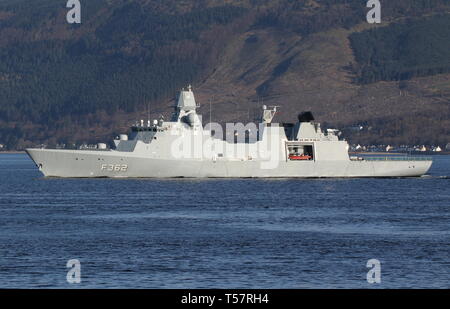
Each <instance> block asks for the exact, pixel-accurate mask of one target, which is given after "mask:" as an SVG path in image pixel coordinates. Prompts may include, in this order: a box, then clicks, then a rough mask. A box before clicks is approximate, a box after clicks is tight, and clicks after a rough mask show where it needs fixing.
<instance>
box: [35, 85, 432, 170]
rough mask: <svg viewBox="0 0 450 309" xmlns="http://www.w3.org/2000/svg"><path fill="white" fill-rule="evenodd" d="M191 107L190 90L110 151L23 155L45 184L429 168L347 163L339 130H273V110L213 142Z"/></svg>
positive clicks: (303, 122) (305, 121)
mask: <svg viewBox="0 0 450 309" xmlns="http://www.w3.org/2000/svg"><path fill="white" fill-rule="evenodd" d="M196 107H197V104H196V102H195V99H194V94H193V92H192V91H191V89H190V88H189V89H188V90H182V91H181V93H180V96H179V99H178V103H177V106H176V113H175V114H174V117H173V119H172V120H171V121H169V122H165V121H163V119H160V120H159V121H157V120H155V121H154V122H153V124H152V125H151V124H150V121H149V122H148V124H147V125H146V126H145V125H144V121H143V120H141V123H140V125H139V124H136V125H135V126H133V127H132V132H131V135H130V138H129V137H128V135H125V134H122V135H121V136H120V137H119V138H117V139H115V140H114V147H112V149H106V145H105V144H99V145H98V150H67V149H27V153H28V155H29V156H30V157H31V159H32V160H33V161H34V162H35V163H36V165H37V166H38V168H39V170H40V171H41V172H42V173H43V174H44V175H45V176H48V177H122V178H123V177H146V178H150V177H157V178H169V177H195V178H206V177H227V178H284V177H295V178H322V177H323V178H331V177H417V176H421V175H423V174H425V173H426V172H427V171H428V169H429V168H430V167H431V164H432V161H431V160H429V159H426V158H410V157H403V158H397V159H395V160H393V159H388V158H371V159H370V158H358V157H350V156H349V154H348V149H349V147H348V143H347V142H346V141H345V140H340V139H339V138H338V135H336V133H335V131H337V130H331V129H329V130H327V131H326V132H324V131H322V129H321V127H320V124H319V123H316V122H315V121H314V117H313V116H312V114H311V113H310V112H307V113H303V114H301V115H299V122H298V123H296V124H282V125H279V124H275V123H272V119H273V117H274V115H275V113H276V107H274V108H273V110H268V109H267V107H264V108H263V110H264V112H263V116H262V122H261V123H260V124H259V128H257V127H256V125H255V124H247V125H246V126H244V125H243V124H240V126H239V125H238V126H234V127H232V133H233V136H234V137H236V138H237V139H239V137H243V136H246V135H247V134H248V140H242V139H241V140H236V141H234V140H233V141H229V140H226V139H224V138H223V136H219V137H218V136H217V132H222V131H221V127H217V126H216V127H214V128H213V126H211V125H212V124H209V125H207V126H205V128H204V127H203V125H202V122H201V116H200V115H198V114H197V113H196ZM252 125H253V126H252ZM227 129H228V124H227ZM239 131H241V132H239ZM255 132H256V134H255ZM250 135H252V136H253V139H250ZM100 146H101V147H100Z"/></svg>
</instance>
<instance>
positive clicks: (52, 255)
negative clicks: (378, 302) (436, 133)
mask: <svg viewBox="0 0 450 309" xmlns="http://www.w3.org/2000/svg"><path fill="white" fill-rule="evenodd" d="M430 175H431V176H430V177H424V178H416V179H349V180H345V179H336V180H249V179H246V180H218V179H216V180H136V179H134V180H111V179H92V180H89V179H45V178H42V177H41V176H40V174H39V172H38V171H37V169H36V168H35V166H34V164H33V163H32V162H31V161H30V160H29V159H28V158H27V157H26V156H25V155H10V154H3V155H0V288H13V287H14V288H32V287H51V288H53V287H54V288H74V287H82V288H373V287H377V288H409V287H414V288H449V287H450V213H449V211H450V177H448V176H450V157H449V156H436V157H435V163H434V165H433V168H432V170H431V171H430ZM372 258H376V259H378V260H379V261H380V262H381V283H380V284H369V283H368V282H367V280H366V274H367V271H368V270H369V269H368V268H367V267H366V263H367V261H368V260H369V259H372ZM69 259H79V260H80V262H81V278H82V282H81V284H79V285H73V284H72V285H71V284H69V283H67V281H66V273H67V271H68V269H67V268H66V263H67V261H68V260H69Z"/></svg>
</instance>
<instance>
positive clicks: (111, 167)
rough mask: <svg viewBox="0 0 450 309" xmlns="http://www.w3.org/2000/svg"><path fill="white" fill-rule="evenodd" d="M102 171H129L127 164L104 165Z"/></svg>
mask: <svg viewBox="0 0 450 309" xmlns="http://www.w3.org/2000/svg"><path fill="white" fill-rule="evenodd" d="M101 170H102V171H107V172H126V171H127V170H128V165H127V164H102V168H101Z"/></svg>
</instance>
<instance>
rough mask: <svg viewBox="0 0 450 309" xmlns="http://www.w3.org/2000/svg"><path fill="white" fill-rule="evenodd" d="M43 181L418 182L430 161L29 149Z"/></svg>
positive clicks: (429, 165)
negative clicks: (266, 161) (269, 162)
mask: <svg viewBox="0 0 450 309" xmlns="http://www.w3.org/2000/svg"><path fill="white" fill-rule="evenodd" d="M27 153H28V155H29V156H30V157H31V158H32V159H33V161H34V162H35V163H36V165H37V166H38V167H39V170H40V171H41V172H42V173H43V175H44V176H47V177H70V178H85V177H86V178H91V177H92V178H96V177H97V178H100V177H110V178H178V177H192V178H334V177H336V178H347V177H352V178H359V177H418V176H422V175H424V174H425V173H426V172H427V171H428V170H429V168H430V167H431V164H432V161H430V160H422V159H418V158H415V159H414V158H405V159H403V160H398V159H396V160H389V159H386V160H381V159H380V160H355V161H351V160H349V161H325V162H314V161H304V162H290V161H288V162H280V163H279V165H278V167H277V168H274V169H261V168H260V162H258V161H253V162H248V161H246V162H242V161H228V160H226V161H225V160H224V161H219V160H216V161H215V162H214V161H211V160H210V161H205V160H189V161H186V160H177V159H160V158H146V157H140V156H130V155H127V156H124V155H123V154H122V153H117V152H114V151H110V152H105V151H87V150H76V151H70V150H51V149H28V150H27Z"/></svg>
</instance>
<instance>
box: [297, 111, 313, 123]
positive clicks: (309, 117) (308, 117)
mask: <svg viewBox="0 0 450 309" xmlns="http://www.w3.org/2000/svg"><path fill="white" fill-rule="evenodd" d="M311 121H314V116H313V114H312V113H311V112H302V113H300V114H299V115H298V122H311Z"/></svg>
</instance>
